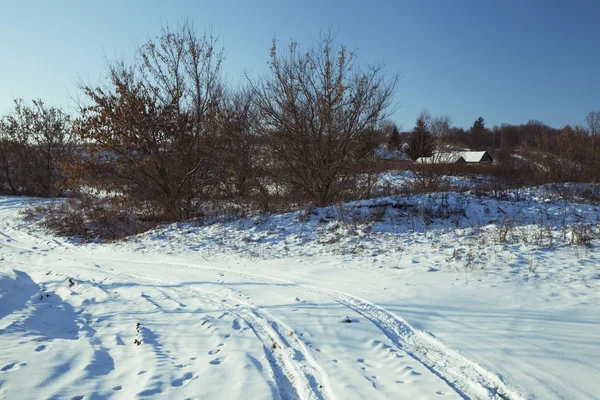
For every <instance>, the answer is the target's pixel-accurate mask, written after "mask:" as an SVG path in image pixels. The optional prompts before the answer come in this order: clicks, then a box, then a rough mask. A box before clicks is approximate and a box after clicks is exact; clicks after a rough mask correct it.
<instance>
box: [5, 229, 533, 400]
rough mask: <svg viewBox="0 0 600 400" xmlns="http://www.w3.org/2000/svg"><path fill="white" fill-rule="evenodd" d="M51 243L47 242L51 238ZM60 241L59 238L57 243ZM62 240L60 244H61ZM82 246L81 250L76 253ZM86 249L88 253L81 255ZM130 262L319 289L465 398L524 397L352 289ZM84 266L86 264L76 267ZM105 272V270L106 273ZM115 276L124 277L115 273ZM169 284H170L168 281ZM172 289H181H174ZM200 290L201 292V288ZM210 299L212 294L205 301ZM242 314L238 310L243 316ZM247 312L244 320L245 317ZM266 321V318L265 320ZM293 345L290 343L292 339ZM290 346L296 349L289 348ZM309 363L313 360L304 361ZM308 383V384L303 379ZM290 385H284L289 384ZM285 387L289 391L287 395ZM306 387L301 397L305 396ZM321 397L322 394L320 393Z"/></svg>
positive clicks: (264, 329) (249, 318)
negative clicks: (370, 325) (345, 290)
mask: <svg viewBox="0 0 600 400" xmlns="http://www.w3.org/2000/svg"><path fill="white" fill-rule="evenodd" d="M32 237H34V238H35V239H37V241H45V239H43V238H41V237H36V236H34V235H32ZM46 243H48V242H47V241H46ZM57 243H58V242H57ZM2 244H4V245H7V246H8V247H15V248H19V249H22V250H30V251H32V252H34V253H35V251H33V250H32V249H25V248H21V247H20V246H16V245H15V244H13V243H10V244H8V243H2ZM58 244H60V243H58ZM69 247H70V248H71V249H73V250H76V251H75V252H76V253H79V255H78V256H79V257H81V258H85V259H89V260H93V261H112V262H117V263H120V262H123V260H119V259H111V258H97V257H92V256H91V253H90V251H89V250H87V249H84V248H79V247H77V246H72V247H71V246H69ZM77 250H78V251H77ZM82 253H85V254H82ZM126 262H128V263H136V264H142V265H161V266H166V267H171V268H179V269H192V270H203V271H210V272H217V273H229V274H232V275H235V276H237V277H240V278H244V279H248V280H251V281H258V282H262V283H273V284H277V285H285V286H289V287H295V288H299V289H302V290H306V291H310V292H313V293H318V294H322V295H325V296H327V297H329V298H331V299H332V300H334V301H336V302H337V303H339V304H341V305H343V306H345V307H347V308H349V309H351V310H353V311H354V312H356V313H357V314H360V315H362V316H363V317H365V318H366V319H368V320H369V321H370V322H371V323H373V324H374V325H375V326H376V327H377V328H378V329H379V330H380V331H381V332H382V333H383V334H384V335H385V336H386V337H388V338H389V339H390V340H391V341H392V343H394V345H395V346H397V347H398V348H399V349H401V350H402V351H404V352H406V353H407V354H409V355H410V356H411V357H413V358H414V359H415V360H416V361H418V362H419V363H421V364H423V365H424V366H425V367H426V368H427V369H429V370H430V371H431V372H432V373H434V374H435V375H437V376H438V377H439V378H440V379H442V380H443V381H444V382H446V384H447V385H448V386H449V387H450V388H451V389H452V390H453V391H454V392H456V393H457V394H459V395H460V396H462V397H463V398H472V399H480V398H481V399H483V398H496V399H514V400H517V399H521V398H522V397H521V396H520V395H519V394H518V393H516V392H514V391H511V390H510V389H508V388H507V387H506V386H505V385H504V383H503V382H502V381H501V380H500V379H499V378H498V377H497V376H496V375H494V374H492V373H491V372H489V371H487V370H485V369H484V368H483V367H481V366H480V365H478V364H476V363H474V362H472V361H471V360H469V359H467V358H466V357H464V356H462V355H461V354H459V353H458V352H457V351H455V350H453V349H450V348H448V347H447V346H446V345H444V344H443V343H442V342H440V341H439V340H437V339H435V338H433V337H431V336H429V335H427V334H425V333H423V332H419V331H417V330H415V329H414V328H413V327H412V326H411V325H410V324H408V322H406V321H405V320H404V319H402V318H401V317H399V316H396V315H394V314H393V313H391V312H389V311H387V310H385V309H384V308H383V307H380V306H377V305H375V304H373V303H370V302H368V301H366V300H363V299H360V298H358V297H355V296H353V295H351V294H348V293H343V292H338V291H334V290H330V289H325V288H319V287H316V286H309V285H302V284H296V283H293V282H290V281H286V280H282V279H278V278H272V277H268V276H264V275H258V274H250V273H246V272H240V271H235V270H230V269H222V268H214V267H203V266H198V265H190V264H182V263H171V262H166V263H165V262H150V261H139V260H128V261H126ZM77 268H81V267H77ZM93 271H95V272H98V269H93ZM104 272H106V271H104ZM115 275H119V274H118V273H116V274H115ZM121 276H126V275H125V274H121ZM130 277H131V278H133V279H135V280H137V281H139V280H140V278H139V277H137V276H130ZM163 283H167V282H163ZM171 289H173V290H182V289H175V288H171ZM196 292H197V293H201V292H199V291H196ZM205 300H206V301H209V300H210V299H209V298H206V299H205ZM230 311H232V312H234V313H235V314H236V315H239V316H240V318H242V319H244V320H245V321H246V322H247V323H248V325H250V326H251V327H252V329H253V330H254V332H255V334H256V335H257V336H258V337H259V339H260V340H261V341H262V342H263V344H265V347H266V348H268V344H266V343H265V342H269V341H271V342H276V340H277V337H278V336H279V337H280V338H281V336H280V335H278V334H277V332H274V330H273V329H272V327H271V328H269V326H268V324H269V321H273V319H271V320H269V319H268V317H265V316H263V315H259V314H257V313H256V310H255V309H253V308H248V307H246V308H244V311H241V310H235V309H231V310H230ZM238 313H239V314H238ZM243 316H245V318H244V317H243ZM263 321H267V324H265V323H264V322H263ZM288 344H289V343H288ZM287 348H288V349H289V348H291V347H289V346H288V347H287ZM303 353H304V354H308V352H307V351H304V352H303ZM270 363H271V366H272V367H274V366H275V367H276V368H280V369H281V370H282V371H283V373H284V374H286V375H292V376H304V377H306V375H303V374H302V372H298V369H302V368H299V367H298V365H297V364H294V363H293V362H291V361H290V360H289V357H288V358H287V359H283V358H280V359H276V360H275V361H274V362H271V360H270ZM305 364H308V363H305ZM289 369H294V372H293V373H292V372H290V371H289ZM303 384H306V382H304V381H303ZM284 386H285V385H284ZM308 389H309V390H307V393H313V394H315V393H320V392H318V391H312V390H310V385H309V388H308ZM285 392H286V391H285V390H284V393H285ZM302 393H303V392H302V390H300V393H297V394H298V395H300V394H302ZM315 398H319V397H315Z"/></svg>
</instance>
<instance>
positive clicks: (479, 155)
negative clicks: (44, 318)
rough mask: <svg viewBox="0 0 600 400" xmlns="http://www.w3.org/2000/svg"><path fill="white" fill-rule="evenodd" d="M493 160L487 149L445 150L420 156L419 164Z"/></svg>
mask: <svg viewBox="0 0 600 400" xmlns="http://www.w3.org/2000/svg"><path fill="white" fill-rule="evenodd" d="M493 161H494V160H493V159H492V157H491V156H490V155H489V154H488V152H487V151H446V152H437V153H434V154H433V156H431V157H420V158H418V159H417V161H415V162H416V163H419V164H482V163H483V164H485V163H492V162H493Z"/></svg>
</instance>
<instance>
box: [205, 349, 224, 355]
mask: <svg viewBox="0 0 600 400" xmlns="http://www.w3.org/2000/svg"><path fill="white" fill-rule="evenodd" d="M219 351H221V349H216V350H211V351H209V352H208V355H211V356H212V355H215V354H217V353H218V352H219Z"/></svg>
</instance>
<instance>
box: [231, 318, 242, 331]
mask: <svg viewBox="0 0 600 400" xmlns="http://www.w3.org/2000/svg"><path fill="white" fill-rule="evenodd" d="M231 327H232V328H233V329H235V330H236V331H239V330H240V329H241V325H240V321H239V320H237V319H234V320H233V324H232V325H231Z"/></svg>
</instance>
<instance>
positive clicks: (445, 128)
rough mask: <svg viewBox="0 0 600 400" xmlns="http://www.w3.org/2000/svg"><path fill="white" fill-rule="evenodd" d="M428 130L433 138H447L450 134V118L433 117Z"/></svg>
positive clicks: (442, 116)
mask: <svg viewBox="0 0 600 400" xmlns="http://www.w3.org/2000/svg"><path fill="white" fill-rule="evenodd" d="M429 130H430V131H431V134H432V135H433V136H438V137H443V136H448V135H450V134H451V132H452V118H451V117H450V116H448V115H440V116H437V117H433V118H432V119H431V123H430V124H429Z"/></svg>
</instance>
